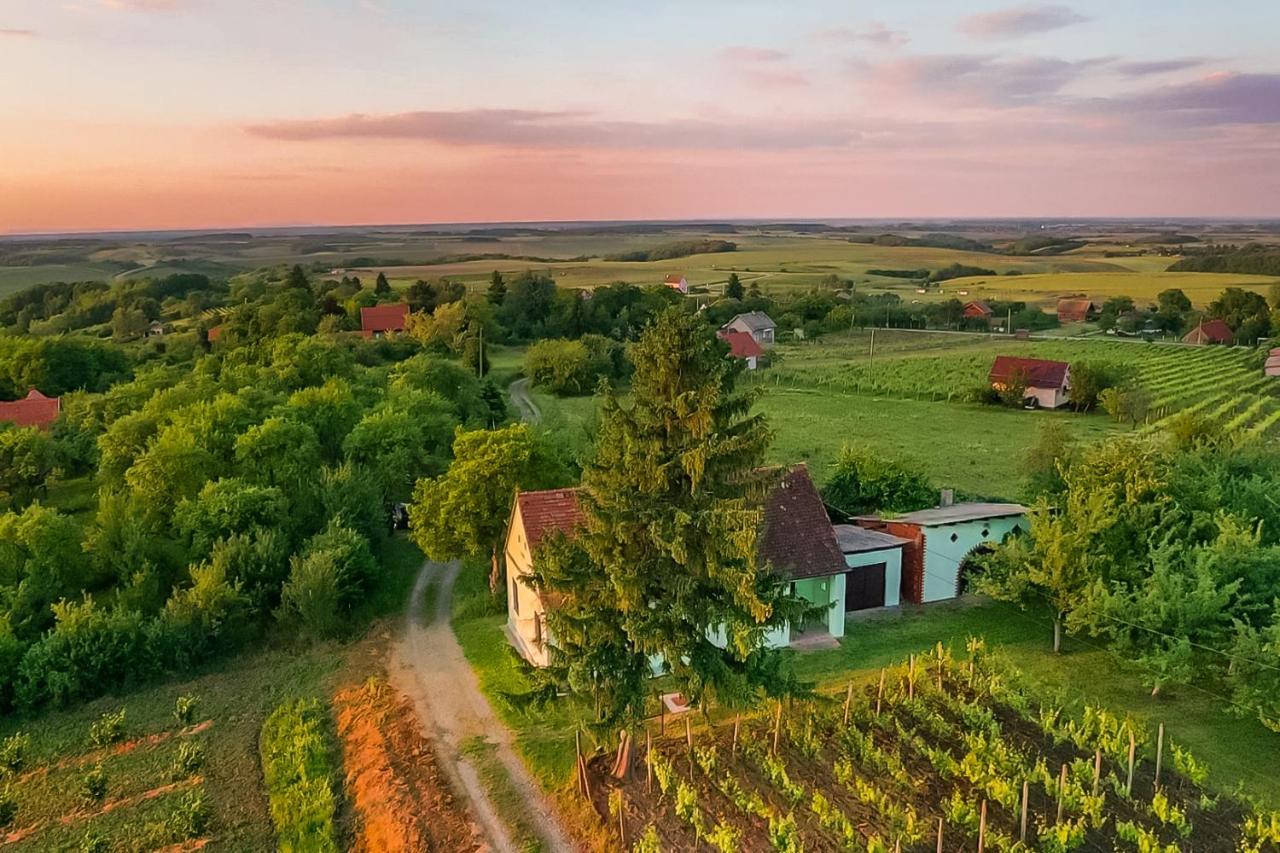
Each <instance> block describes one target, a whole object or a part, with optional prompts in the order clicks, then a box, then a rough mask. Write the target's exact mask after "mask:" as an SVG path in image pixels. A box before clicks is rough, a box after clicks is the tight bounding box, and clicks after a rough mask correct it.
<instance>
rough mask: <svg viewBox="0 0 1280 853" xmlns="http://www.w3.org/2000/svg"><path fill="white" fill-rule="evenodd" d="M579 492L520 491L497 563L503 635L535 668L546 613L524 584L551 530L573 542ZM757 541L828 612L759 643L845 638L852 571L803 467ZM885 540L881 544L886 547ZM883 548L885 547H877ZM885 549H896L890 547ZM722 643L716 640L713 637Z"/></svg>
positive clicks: (811, 643)
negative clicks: (503, 595) (502, 569)
mask: <svg viewBox="0 0 1280 853" xmlns="http://www.w3.org/2000/svg"><path fill="white" fill-rule="evenodd" d="M578 498H579V490H578V489H552V490H549V491H542V492H519V493H517V495H516V497H515V501H514V503H513V505H512V508H511V519H510V521H509V523H508V525H507V536H506V541H505V543H504V545H503V558H504V561H505V563H506V575H507V626H506V631H507V636H508V638H509V640H510V641H511V643H512V645H513V646H515V648H516V650H517V651H519V652H520V654H521V655H522V656H523V657H524V658H525V659H526V660H528V661H529V662H530V663H532V664H534V665H535V666H546V665H547V664H548V663H549V646H550V645H551V644H553V643H554V640H553V639H552V638H550V637H549V635H548V632H547V621H546V618H547V617H546V614H547V607H548V606H551V607H554V606H555V604H554V602H548V601H544V600H543V598H542V596H541V595H539V594H538V592H537V591H536V590H534V589H533V588H532V587H531V586H530V584H529V583H528V580H527V578H528V577H529V575H530V574H531V573H532V571H533V567H534V564H535V561H536V560H537V558H538V548H539V546H540V545H541V544H542V543H543V542H544V541H546V539H547V537H548V535H549V534H550V533H551V532H552V531H559V532H561V533H564V534H565V535H568V536H572V535H574V532H575V531H576V530H578V529H580V528H581V526H582V524H583V523H584V521H585V516H584V515H583V512H582V508H581V506H580V504H579V500H578ZM763 514H764V524H763V528H762V530H761V535H760V537H759V548H760V557H761V559H762V561H763V562H765V563H767V564H768V565H769V566H770V567H771V568H772V570H773V571H775V572H779V573H781V574H782V575H783V576H784V577H785V578H786V579H787V580H788V581H789V582H790V583H791V585H792V590H793V591H794V593H795V594H796V595H799V596H801V597H803V598H805V599H807V600H809V601H811V602H813V603H815V604H819V605H822V606H824V607H828V608H829V609H828V611H827V616H826V619H825V620H824V621H823V622H822V623H820V624H817V625H808V626H805V628H804V629H803V630H801V629H800V628H799V627H798V626H792V625H784V626H783V627H781V628H779V629H777V630H775V631H774V632H772V633H771V634H770V635H769V636H768V637H767V638H766V640H765V642H766V643H768V644H769V645H770V646H771V647H781V646H787V645H791V646H796V647H800V648H806V647H810V648H813V647H831V646H833V645H834V644H835V640H836V638H838V637H842V636H844V621H845V620H844V617H845V604H846V598H847V596H846V576H848V575H849V574H850V573H851V572H855V571H857V570H858V567H856V566H853V565H851V563H850V561H848V560H847V559H846V555H845V553H844V552H843V551H842V550H841V546H840V543H839V542H838V541H837V539H836V534H835V529H834V528H833V527H832V525H831V521H830V519H829V518H828V517H827V511H826V507H825V506H824V505H823V503H822V497H821V496H820V495H819V494H818V490H817V488H816V487H815V486H814V485H813V480H812V479H810V477H809V472H808V469H807V468H805V466H804V465H797V466H796V467H794V468H792V469H790V470H789V471H787V472H786V473H785V474H784V475H783V477H782V479H781V481H780V482H779V483H778V485H777V486H776V487H775V488H774V489H773V491H772V492H771V493H770V494H769V496H768V498H767V499H766V501H765V506H764V513H763ZM886 541H888V540H886ZM882 544H884V543H882ZM887 547H890V548H894V547H898V548H900V547H901V543H897V544H894V543H889V544H888V546H887ZM717 639H718V640H719V641H723V637H721V638H717Z"/></svg>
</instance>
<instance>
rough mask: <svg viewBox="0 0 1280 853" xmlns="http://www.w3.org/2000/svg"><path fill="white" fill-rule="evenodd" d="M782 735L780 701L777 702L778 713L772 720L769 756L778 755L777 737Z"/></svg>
mask: <svg viewBox="0 0 1280 853" xmlns="http://www.w3.org/2000/svg"><path fill="white" fill-rule="evenodd" d="M781 734H782V700H781V699H779V700H778V713H777V714H776V715H775V716H774V718H773V747H772V750H771V751H770V753H769V754H770V755H777V754H778V737H779V736H780V735H781Z"/></svg>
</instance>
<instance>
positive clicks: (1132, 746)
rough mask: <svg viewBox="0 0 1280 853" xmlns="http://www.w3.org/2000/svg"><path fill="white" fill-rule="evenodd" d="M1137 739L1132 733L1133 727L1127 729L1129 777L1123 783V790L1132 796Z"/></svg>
mask: <svg viewBox="0 0 1280 853" xmlns="http://www.w3.org/2000/svg"><path fill="white" fill-rule="evenodd" d="M1137 750H1138V740H1137V738H1136V737H1135V736H1134V734H1133V729H1132V728H1131V729H1129V779H1128V781H1127V782H1125V783H1124V792H1125V793H1126V794H1128V795H1129V796H1133V760H1134V758H1135V757H1136V755H1137Z"/></svg>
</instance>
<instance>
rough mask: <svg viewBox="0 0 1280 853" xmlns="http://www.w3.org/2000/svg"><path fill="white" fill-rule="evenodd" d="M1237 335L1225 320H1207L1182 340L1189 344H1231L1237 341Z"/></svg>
mask: <svg viewBox="0 0 1280 853" xmlns="http://www.w3.org/2000/svg"><path fill="white" fill-rule="evenodd" d="M1235 338H1236V336H1235V333H1234V332H1232V331H1231V327H1230V326H1228V325H1227V323H1226V321H1225V320H1205V321H1204V322H1203V323H1201V324H1200V325H1199V326H1196V327H1195V328H1194V329H1192V330H1191V331H1189V332H1187V334H1186V335H1185V336H1184V337H1183V338H1182V340H1183V343H1188V344H1229V343H1232V342H1233V341H1234V340H1235Z"/></svg>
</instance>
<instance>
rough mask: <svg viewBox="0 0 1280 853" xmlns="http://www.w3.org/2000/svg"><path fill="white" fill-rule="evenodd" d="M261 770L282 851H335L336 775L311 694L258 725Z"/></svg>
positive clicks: (322, 718) (320, 714) (320, 715)
mask: <svg viewBox="0 0 1280 853" xmlns="http://www.w3.org/2000/svg"><path fill="white" fill-rule="evenodd" d="M258 747H259V750H260V752H261V754H262V774H263V776H264V777H265V779H266V783H267V796H268V798H269V799H270V802H271V820H272V821H273V822H274V823H275V826H276V835H277V836H278V837H279V842H280V844H279V849H280V850H281V851H282V853H303V851H305V853H329V851H333V853H337V850H338V844H337V841H336V836H335V833H334V826H333V820H334V812H335V810H336V803H335V800H334V794H333V790H334V789H333V786H334V779H335V777H336V774H335V768H334V765H333V758H332V752H331V750H330V748H329V739H328V736H327V734H326V732H325V711H324V708H323V707H322V706H321V705H320V703H319V702H318V701H316V700H315V699H298V700H296V701H293V702H286V703H285V704H283V705H281V706H280V707H278V708H276V709H275V710H274V711H272V712H271V715H270V716H269V717H267V720H266V722H265V723H263V724H262V737H261V739H260V741H259V745H258Z"/></svg>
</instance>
